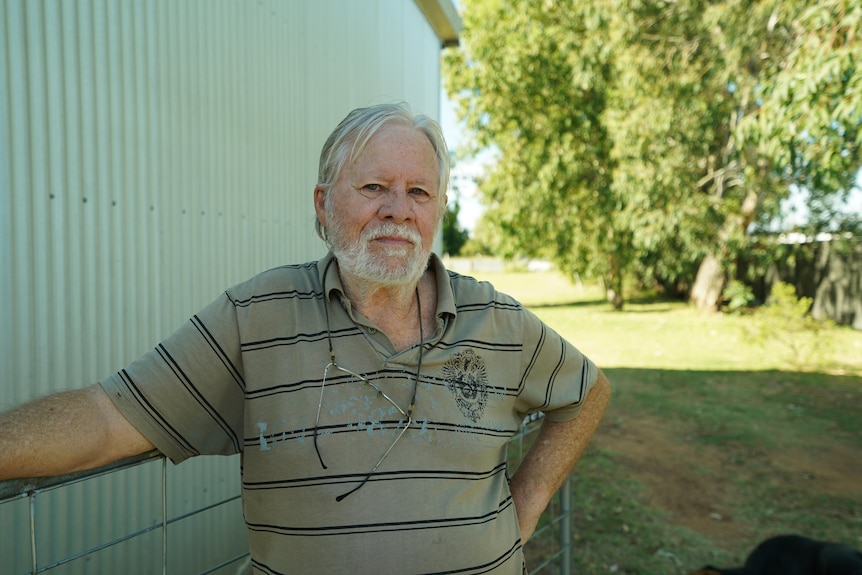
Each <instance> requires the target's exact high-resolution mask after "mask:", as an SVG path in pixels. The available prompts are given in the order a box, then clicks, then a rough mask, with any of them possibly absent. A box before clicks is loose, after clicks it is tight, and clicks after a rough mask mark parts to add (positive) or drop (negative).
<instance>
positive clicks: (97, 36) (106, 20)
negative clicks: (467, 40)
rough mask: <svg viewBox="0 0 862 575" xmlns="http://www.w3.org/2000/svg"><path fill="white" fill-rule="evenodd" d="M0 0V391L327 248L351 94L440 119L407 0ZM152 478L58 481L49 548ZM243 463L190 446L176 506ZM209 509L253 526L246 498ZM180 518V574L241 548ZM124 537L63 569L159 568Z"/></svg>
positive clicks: (419, 16) (149, 334) (145, 487)
mask: <svg viewBox="0 0 862 575" xmlns="http://www.w3.org/2000/svg"><path fill="white" fill-rule="evenodd" d="M0 2H1V3H0V36H2V38H0V290H2V292H3V294H4V295H5V296H6V297H5V301H6V305H3V306H0V325H2V326H3V328H2V332H0V333H2V335H0V381H2V385H0V409H2V408H7V407H10V406H12V405H15V404H17V403H20V402H22V401H25V400H27V399H30V398H32V397H35V396H38V395H42V394H44V393H46V392H49V391H53V390H58V389H64V388H72V387H79V386H82V385H85V384H88V383H92V382H94V381H97V380H98V379H101V378H102V377H104V376H106V375H108V374H109V373H110V372H112V371H115V370H117V369H119V368H121V367H123V366H125V365H126V364H128V363H129V362H130V361H132V360H133V359H135V358H136V357H138V356H139V355H141V354H142V353H145V352H146V351H148V350H149V349H150V348H151V347H152V346H153V345H154V344H155V343H156V342H158V341H159V340H160V339H162V338H164V337H165V336H166V335H168V334H169V333H170V332H172V331H173V330H174V329H175V328H176V327H177V326H179V325H180V324H181V323H182V322H183V321H185V319H186V318H188V317H189V316H190V315H191V314H193V313H194V312H195V311H197V310H198V309H200V308H201V307H203V306H204V305H206V304H207V303H208V302H210V301H211V300H212V299H214V298H215V297H216V296H218V294H220V293H221V292H222V291H223V290H224V289H225V288H227V287H229V286H230V285H232V284H234V283H237V282H239V281H241V280H244V279H246V278H247V277H250V276H251V275H253V274H255V273H257V272H259V271H263V270H265V269H267V268H270V267H274V266H277V265H280V264H283V263H288V262H301V261H306V260H309V259H316V258H318V257H319V256H321V255H322V254H323V253H324V247H323V244H322V242H321V241H320V240H319V239H318V238H317V236H316V235H315V234H314V231H313V209H312V202H311V198H312V189H313V187H314V184H315V180H316V171H317V156H318V153H319V150H320V146H321V145H322V143H323V140H324V139H325V137H326V136H327V135H328V133H329V131H330V130H331V129H332V128H333V127H334V126H335V124H336V123H337V122H338V121H339V120H340V119H341V118H342V117H344V115H345V114H346V113H347V112H348V111H349V110H350V109H352V108H355V107H357V106H364V105H368V104H371V103H376V102H381V101H389V100H406V101H408V102H410V103H411V104H412V105H413V107H414V108H415V109H416V110H417V111H420V112H423V113H427V114H428V115H431V116H433V117H438V118H439V110H440V44H441V42H440V39H438V38H437V37H436V36H435V33H434V31H433V30H432V28H431V27H430V26H429V24H428V22H427V21H426V20H425V17H424V16H423V13H422V12H421V11H420V9H419V8H418V7H417V5H416V4H415V2H413V1H409V0H361V1H357V0H283V1H278V0H245V1H242V0H182V1H176V0H78V1H74V0H44V1H42V0H0ZM148 465H150V464H148ZM144 467H147V466H144ZM151 475H152V473H151V472H150V471H148V470H146V469H144V470H141V471H139V472H138V471H135V472H124V473H123V474H121V475H120V476H119V477H118V478H117V479H105V480H100V482H101V483H100V484H99V486H98V487H96V486H92V485H91V486H87V487H82V488H81V489H78V490H76V491H75V492H74V494H70V495H57V496H56V497H53V496H52V498H51V499H52V500H51V501H50V502H49V503H48V502H46V504H45V507H44V508H40V509H44V511H40V513H44V514H46V517H50V518H51V519H50V520H49V521H48V523H49V524H51V527H50V531H51V532H47V530H48V528H47V527H46V533H45V534H43V535H40V537H42V539H41V541H42V542H43V545H41V546H40V549H41V552H43V553H44V554H45V556H46V558H48V557H49V556H50V557H53V556H55V555H56V554H58V553H61V552H64V551H65V548H66V547H69V546H71V547H75V545H77V543H75V542H74V541H76V540H78V539H96V540H99V539H100V538H101V537H103V535H104V534H105V533H108V532H113V531H114V530H116V529H120V527H119V525H121V524H123V522H125V521H127V520H129V518H130V517H138V518H139V520H140V521H143V522H144V523H146V522H147V521H150V522H152V521H153V520H154V519H153V518H155V517H156V515H157V514H156V513H154V512H153V513H151V510H152V509H157V508H158V509H160V502H157V500H156V499H157V498H158V497H159V496H158V493H157V492H158V489H156V488H155V487H154V486H153V485H152V481H151ZM237 475H238V459H237V458H227V459H224V458H207V459H205V460H202V461H201V462H194V463H190V464H183V465H182V466H179V467H178V468H177V469H175V470H171V473H170V476H171V477H172V479H171V480H170V483H171V484H170V485H169V486H168V489H169V494H170V495H169V505H170V506H173V508H174V510H175V511H176V512H182V511H181V508H186V507H189V506H192V507H193V506H195V505H197V504H199V503H200V504H205V501H206V500H207V499H208V498H210V497H215V496H216V495H215V494H220V493H221V492H230V491H231V490H234V491H236V492H238V485H239V481H238V477H237ZM154 498H156V499H154ZM18 507H19V508H21V509H19V510H15V511H11V510H10V509H6V508H0V532H2V533H3V537H1V538H0V558H2V559H0V561H2V564H3V571H4V573H5V572H7V571H6V569H7V568H8V569H9V571H8V572H11V573H23V572H27V571H28V570H29V565H30V563H29V546H28V544H27V543H26V539H22V538H20V537H19V530H20V532H21V534H22V535H23V534H24V533H26V509H23V506H18ZM169 513H170V510H169ZM207 523H208V524H209V528H212V529H215V530H216V531H218V533H215V534H213V535H211V536H209V537H210V540H211V541H213V542H214V541H215V540H220V539H219V538H226V540H228V541H233V540H237V539H238V540H239V545H240V546H243V545H244V544H245V541H244V539H245V535H244V528H243V525H242V521H241V516H240V510H239V506H238V505H237V506H236V507H235V508H234V509H232V510H231V511H230V516H229V517H226V518H221V519H219V520H209V521H208V522H207ZM219 525H227V527H221V528H220V527H219ZM21 527H24V529H23V530H21ZM171 533H172V535H171V541H172V545H173V549H176V550H181V551H176V552H175V553H174V555H173V556H172V559H171V560H172V561H176V562H177V563H176V565H175V570H174V571H173V572H182V573H186V572H192V569H191V568H190V567H188V565H191V563H194V564H195V565H198V564H199V563H200V561H199V560H198V559H196V558H195V557H197V556H198V555H200V554H201V553H203V554H207V555H212V554H213V553H214V552H215V553H221V552H222V551H224V552H225V553H228V551H229V550H226V549H224V548H225V547H229V545H223V544H217V545H212V544H201V541H200V538H201V537H202V536H203V535H202V533H201V531H200V528H194V529H192V528H188V529H184V528H183V526H182V522H180V523H178V524H177V526H176V527H172V529H171ZM7 534H10V535H11V536H8V537H7ZM136 545H137V544H136ZM235 546H236V545H234V547H235ZM72 551H74V549H73V550H72ZM115 554H119V557H118V558H116V561H118V563H117V564H116V567H117V570H113V571H112V570H111V568H110V567H108V566H106V565H102V566H99V567H98V568H97V566H96V565H95V564H93V563H92V561H90V562H89V563H88V562H83V561H78V562H75V563H80V564H81V565H79V566H78V567H75V566H74V565H71V566H67V567H64V568H61V569H60V570H56V571H52V573H55V572H69V573H73V572H74V573H77V572H123V573H134V572H141V573H151V572H153V571H152V568H151V565H150V564H148V563H147V561H146V560H144V559H143V557H148V556H149V551H148V550H147V549H141V548H135V549H129V550H127V551H125V552H116V553H115ZM135 554H137V555H139V556H140V558H138V559H136V560H134V561H130V558H131V557H133V556H135ZM107 555H108V554H106V556H107ZM186 557H188V560H189V561H190V562H191V563H189V564H188V565H187V564H186V563H183V561H185V558H186ZM106 560H107V559H106ZM88 561H89V560H88ZM93 561H96V560H93Z"/></svg>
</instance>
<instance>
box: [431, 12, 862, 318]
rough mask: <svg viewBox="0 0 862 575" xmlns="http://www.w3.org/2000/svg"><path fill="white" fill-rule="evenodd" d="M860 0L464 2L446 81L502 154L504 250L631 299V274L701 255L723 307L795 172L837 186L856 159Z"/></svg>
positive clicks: (684, 266)
mask: <svg viewBox="0 0 862 575" xmlns="http://www.w3.org/2000/svg"><path fill="white" fill-rule="evenodd" d="M853 1H854V2H855V5H854V6H851V5H850V4H851V3H850V2H845V3H841V2H839V1H837V0H834V1H833V2H832V3H831V4H825V5H818V6H817V7H813V8H811V9H808V10H807V11H806V10H804V8H805V6H806V3H804V2H779V1H777V0H765V1H742V0H725V1H723V2H706V1H697V0H675V1H674V2H641V1H637V0H629V1H628V2H610V1H599V2H594V3H590V4H589V5H585V3H581V2H575V1H573V0H568V1H557V2H550V1H548V2H538V3H536V2H516V1H504V0H470V1H466V2H464V4H463V6H464V24H465V27H464V32H463V40H464V41H463V44H462V45H463V48H462V49H461V50H459V51H457V52H451V53H449V54H448V55H447V57H446V61H445V63H446V77H447V87H448V88H449V91H450V94H451V95H453V96H455V97H456V99H458V100H459V101H460V102H461V113H462V116H463V117H464V118H465V119H466V123H467V125H468V126H469V127H470V128H472V129H473V131H474V132H475V134H476V140H475V143H476V145H477V146H478V147H483V146H490V145H493V146H496V147H497V149H498V152H499V158H500V160H499V162H498V164H497V165H496V167H495V169H494V170H493V171H492V172H491V173H490V174H489V176H488V177H487V180H486V181H484V182H483V183H482V188H481V189H482V191H483V194H484V196H485V198H486V201H487V203H488V204H489V205H490V210H489V219H490V221H491V222H492V224H494V225H495V226H496V228H497V229H498V230H500V231H502V232H503V233H502V235H503V237H505V238H506V241H505V243H504V247H505V248H506V249H507V250H508V251H510V252H516V251H520V252H527V253H531V254H543V255H547V256H549V257H552V258H553V259H554V260H555V261H556V262H557V263H558V264H559V265H561V267H563V269H573V270H577V271H581V272H593V273H595V274H596V275H599V276H600V277H602V278H604V279H605V280H606V285H607V286H608V287H609V288H610V289H611V291H612V292H613V294H614V295H615V297H616V299H617V301H616V303H617V305H618V306H620V305H621V304H622V300H621V292H622V283H621V282H622V277H623V275H624V272H625V270H626V269H632V270H633V271H637V272H638V273H640V274H641V275H642V276H643V277H654V278H658V279H659V280H661V281H662V283H664V284H666V285H671V284H673V285H677V286H679V285H680V284H681V285H682V287H683V288H685V287H686V285H687V284H689V283H690V282H691V281H692V280H693V279H694V270H695V269H697V266H698V265H699V266H700V269H699V272H698V274H697V279H696V281H695V285H694V289H693V290H692V296H693V299H695V300H696V301H697V302H698V303H699V305H702V306H705V307H712V306H715V305H716V304H717V302H718V301H719V298H720V295H721V288H722V286H723V282H724V279H725V278H726V274H727V272H728V270H729V268H730V267H731V266H732V264H733V261H734V259H735V257H736V255H737V253H738V252H739V250H740V249H744V247H745V241H746V236H745V234H746V231H747V230H748V229H749V226H750V225H751V224H752V222H754V221H756V220H757V219H758V218H762V217H766V216H768V215H770V214H773V213H774V212H775V210H776V209H777V206H778V204H779V202H780V200H781V199H782V198H784V197H786V195H787V193H788V189H789V184H790V183H791V182H796V183H800V184H803V185H806V186H808V187H814V188H816V189H817V192H816V193H819V194H830V193H835V192H837V191H839V190H844V189H846V184H847V182H848V181H849V176H850V175H852V174H853V173H854V172H855V168H857V167H858V149H859V142H858V126H859V116H858V112H856V111H858V110H860V109H862V108H860V106H858V105H855V104H857V103H858V98H859V93H860V92H859V89H858V72H857V71H856V68H855V62H857V61H859V60H860V58H859V46H858V43H859V38H858V34H856V35H854V31H855V30H857V29H858V18H859V16H858V13H859V8H858V4H859V1H860V0H853ZM818 22H819V24H818ZM830 23H832V24H831V25H830ZM854 23H855V24H857V25H855V26H854ZM812 38H813V39H812ZM815 40H816V41H817V43H814V42H815ZM824 69H828V70H829V71H824ZM800 72H804V74H805V75H804V76H800ZM818 74H819V75H818ZM800 77H801V80H800ZM811 78H822V80H821V81H819V83H818V81H814V82H813V84H812V81H811ZM800 81H803V82H808V83H809V85H810V88H811V89H810V90H808V91H807V92H805V93H807V94H809V95H808V96H807V97H802V96H801V94H802V93H803V92H802V91H801V90H800V88H799V87H798V86H797V87H793V88H790V93H791V94H792V97H790V99H791V100H793V98H796V100H793V102H796V101H797V100H799V101H800V102H801V103H799V104H798V105H796V108H797V111H796V112H795V113H796V114H797V115H796V116H793V118H796V121H795V123H792V124H791V123H789V122H788V121H787V117H786V116H781V113H787V110H788V107H787V106H785V105H784V104H786V103H787V101H788V98H789V96H788V92H787V90H785V89H784V88H782V86H796V84H798V82H800ZM827 86H828V89H827V88H826V87H827ZM824 90H826V91H827V92H828V93H829V94H830V95H829V96H828V97H823V96H822V94H823V92H824ZM854 98H856V99H857V100H854ZM848 100H850V101H852V102H854V103H853V104H850V105H847V104H846V102H847V101H848ZM773 102H775V103H774V104H773ZM794 105H795V104H794ZM806 106H807V107H806ZM842 106H843V107H842ZM789 109H793V106H790V107H789ZM812 110H817V111H818V114H813V113H812ZM800 114H801V115H802V116H804V117H805V118H806V119H807V120H809V122H808V124H805V125H804V127H803V124H802V122H801V121H800V120H799V119H798V118H799V115H800ZM854 114H856V115H855V116H854ZM824 117H826V120H824V119H823V118H824ZM836 118H840V119H838V120H836ZM793 130H796V132H795V134H796V135H795V136H794V137H790V135H792V134H791V132H793ZM824 138H826V140H827V141H829V142H831V145H832V150H833V156H831V157H832V160H831V163H830V164H829V165H828V167H824V164H823V158H824V155H823V152H822V150H821V149H820V148H819V147H818V146H821V147H822V144H819V143H818V144H816V145H815V142H820V141H821V140H823V139H824ZM788 150H789V151H788Z"/></svg>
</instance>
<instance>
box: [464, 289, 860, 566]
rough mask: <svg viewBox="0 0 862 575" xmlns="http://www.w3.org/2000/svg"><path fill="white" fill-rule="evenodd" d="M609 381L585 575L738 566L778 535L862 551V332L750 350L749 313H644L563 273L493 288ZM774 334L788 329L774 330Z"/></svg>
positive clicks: (583, 528)
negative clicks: (822, 343)
mask: <svg viewBox="0 0 862 575" xmlns="http://www.w3.org/2000/svg"><path fill="white" fill-rule="evenodd" d="M479 279H485V280H488V281H491V282H492V283H494V285H495V286H496V287H497V289H498V290H500V291H503V292H506V293H509V294H510V295H512V296H514V297H516V298H517V299H519V300H520V301H522V302H523V303H524V304H525V305H527V306H528V307H530V309H532V310H533V311H534V312H535V313H536V314H537V315H538V316H539V317H541V318H542V319H543V320H544V321H545V322H546V323H548V324H549V325H550V326H551V327H553V328H554V329H555V330H557V331H558V332H560V333H561V334H562V335H563V336H565V337H566V338H567V339H569V340H570V341H572V342H573V343H574V344H575V345H576V346H577V347H578V348H579V349H581V350H582V351H583V352H584V353H585V354H586V355H588V356H589V357H590V358H592V359H593V360H594V361H595V362H596V363H597V364H598V365H599V366H600V367H602V369H603V370H604V371H605V372H606V373H607V375H608V377H609V379H610V380H611V383H612V386H613V389H614V395H613V398H612V401H611V405H610V407H609V408H608V412H607V413H606V416H605V418H604V421H603V423H602V426H601V428H600V430H599V432H598V433H597V434H596V436H595V438H594V440H593V442H592V444H591V446H590V449H589V450H588V453H587V454H586V455H585V457H584V458H583V459H582V460H581V462H580V463H579V464H578V467H577V468H576V472H575V476H574V498H575V506H576V510H577V517H576V525H575V540H576V547H575V556H576V557H575V573H581V574H585V575H593V574H599V573H629V574H641V575H668V574H685V573H689V572H691V571H693V570H695V569H697V568H699V567H701V566H703V565H705V564H707V563H712V564H714V565H716V566H720V567H722V566H723V567H730V566H736V565H739V564H741V563H742V561H743V560H744V557H745V556H746V555H747V553H748V552H749V551H750V550H751V549H752V548H753V547H754V546H755V545H756V543H757V542H759V541H760V540H762V539H764V538H766V537H768V536H771V535H775V534H779V533H801V534H804V535H808V536H812V537H816V538H824V539H831V540H838V541H842V542H845V543H849V544H851V545H854V546H856V547H862V418H860V413H862V332H857V331H853V330H851V329H849V328H833V329H830V330H828V331H827V332H825V333H822V334H820V335H819V336H818V337H819V338H823V339H828V340H829V343H830V345H828V346H827V347H826V350H825V351H823V352H820V353H818V354H813V353H812V354H810V356H809V354H808V352H807V350H809V349H812V346H813V344H814V343H818V342H813V341H806V340H805V338H806V337H808V336H807V335H806V334H802V335H798V336H795V337H797V338H801V339H799V340H798V341H797V344H798V345H797V347H796V349H795V350H793V349H791V348H789V347H788V346H787V345H786V344H785V343H781V342H780V341H779V339H780V338H779V337H775V338H767V339H765V340H763V339H761V340H760V341H755V340H753V339H752V337H751V336H750V334H751V331H752V330H751V327H752V325H753V322H755V321H756V319H755V318H754V317H752V316H751V315H745V316H742V315H740V316H735V315H723V314H704V313H700V312H697V311H696V310H693V309H691V308H690V307H689V306H688V305H687V304H685V303H679V302H662V301H643V302H638V301H633V302H630V303H627V304H626V306H625V309H624V311H622V312H615V311H613V310H612V309H611V307H610V306H609V305H608V304H607V303H605V301H604V298H603V296H602V293H601V292H600V291H599V290H598V289H597V288H595V287H590V286H587V287H578V286H576V285H573V284H572V283H571V282H569V281H567V280H566V279H565V278H563V277H561V276H560V275H559V274H557V273H553V272H547V273H499V274H484V275H482V276H480V277H479ZM775 330H776V331H775V334H776V336H778V335H781V333H780V332H781V330H782V328H781V326H775Z"/></svg>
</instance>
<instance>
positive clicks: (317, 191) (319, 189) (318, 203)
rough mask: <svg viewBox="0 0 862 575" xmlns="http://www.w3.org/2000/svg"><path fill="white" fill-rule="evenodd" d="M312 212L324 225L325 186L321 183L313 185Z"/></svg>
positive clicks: (323, 225)
mask: <svg viewBox="0 0 862 575" xmlns="http://www.w3.org/2000/svg"><path fill="white" fill-rule="evenodd" d="M314 213H315V214H316V215H317V220H318V221H319V222H320V225H321V226H322V227H324V228H325V227H326V188H325V187H323V186H321V185H319V184H318V185H316V186H314Z"/></svg>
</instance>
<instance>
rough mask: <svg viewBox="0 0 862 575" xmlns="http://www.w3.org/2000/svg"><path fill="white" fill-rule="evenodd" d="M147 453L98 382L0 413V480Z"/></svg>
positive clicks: (147, 447)
mask: <svg viewBox="0 0 862 575" xmlns="http://www.w3.org/2000/svg"><path fill="white" fill-rule="evenodd" d="M152 449H153V444H152V443H150V442H149V441H148V440H147V439H146V438H145V437H144V436H143V435H141V434H140V432H138V430H137V429H135V428H134V427H132V425H131V424H130V423H129V422H128V421H127V420H126V418H125V417H123V415H122V414H121V413H120V412H119V410H117V408H116V407H115V406H114V404H113V403H112V402H111V400H110V399H109V398H108V396H107V394H106V393H105V391H104V390H103V389H102V386H101V385H99V384H95V385H91V386H90V387H86V388H83V389H79V390H75V391H63V392H59V393H54V394H51V395H48V396H45V397H43V398H41V399H37V400H34V401H31V402H29V403H25V404H23V405H21V406H19V407H16V408H14V409H12V410H10V411H8V412H6V413H3V414H0V480H4V479H19V478H25V477H45V476H50V475H61V474H64V473H72V472H73V471H81V470H84V469H92V468H94V467H99V466H102V465H106V464H108V463H111V462H113V461H116V460H118V459H122V458H123V457H130V456H132V455H137V454H139V453H144V452H145V451H150V450H152Z"/></svg>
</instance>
